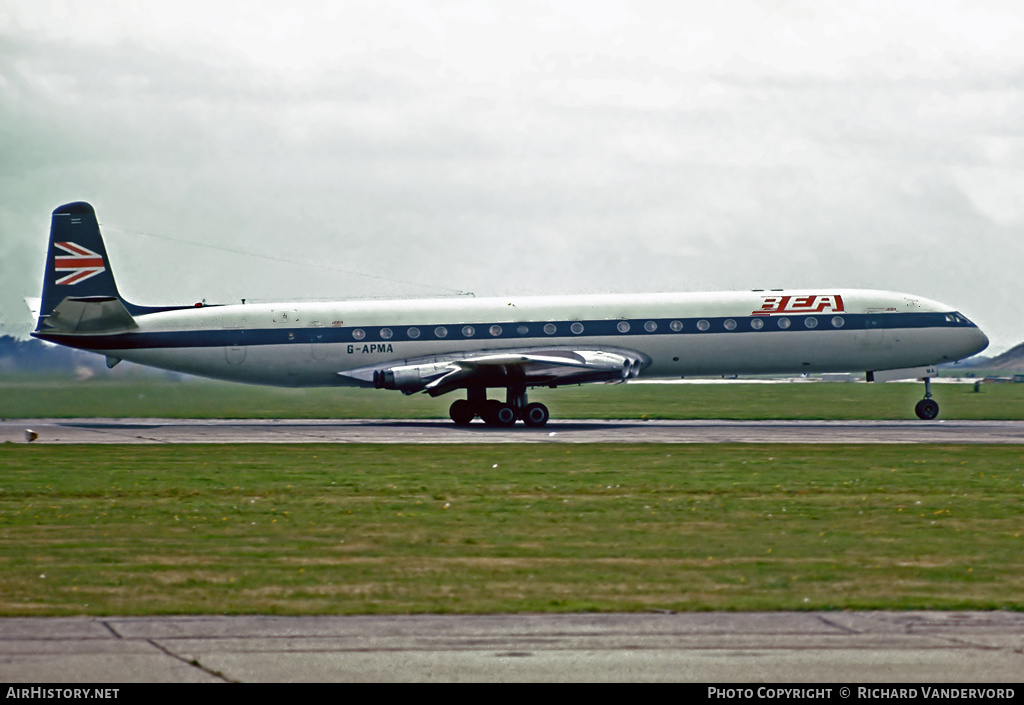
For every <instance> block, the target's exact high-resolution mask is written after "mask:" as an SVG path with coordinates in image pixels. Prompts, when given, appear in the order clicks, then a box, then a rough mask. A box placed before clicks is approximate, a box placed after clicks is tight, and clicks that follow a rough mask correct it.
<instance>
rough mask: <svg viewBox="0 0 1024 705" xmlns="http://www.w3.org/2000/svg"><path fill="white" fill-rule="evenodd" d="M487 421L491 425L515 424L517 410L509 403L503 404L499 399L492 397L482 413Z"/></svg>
mask: <svg viewBox="0 0 1024 705" xmlns="http://www.w3.org/2000/svg"><path fill="white" fill-rule="evenodd" d="M480 416H482V417H483V420H484V422H485V423H487V424H488V425H490V426H504V427H508V426H513V425H514V424H515V422H516V412H515V410H514V409H513V408H512V407H511V406H509V405H508V404H502V403H501V402H500V401H498V400H497V399H491V400H489V401H488V402H487V403H486V404H484V408H483V410H482V411H481V413H480Z"/></svg>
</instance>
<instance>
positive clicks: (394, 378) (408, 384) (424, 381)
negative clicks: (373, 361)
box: [373, 362, 452, 394]
mask: <svg viewBox="0 0 1024 705" xmlns="http://www.w3.org/2000/svg"><path fill="white" fill-rule="evenodd" d="M451 371H452V365H451V364H450V363H447V362H435V363H432V364H428V365H404V366H402V367H389V368H388V369H386V370H378V371H377V372H374V373H373V386H374V387H376V388H377V389H398V390H401V391H403V392H405V393H406V394H412V393H413V392H418V391H420V390H421V389H423V388H425V387H426V386H427V385H428V384H430V383H431V382H433V381H434V380H435V379H437V378H438V377H443V376H444V375H446V374H448V373H449V372H451Z"/></svg>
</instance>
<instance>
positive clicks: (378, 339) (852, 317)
mask: <svg viewBox="0 0 1024 705" xmlns="http://www.w3.org/2000/svg"><path fill="white" fill-rule="evenodd" d="M833 319H841V321H842V324H841V325H836V323H838V320H837V321H836V322H835V323H834V322H833ZM623 323H626V324H628V328H627V327H626V326H623V325H622V324H623ZM869 323H870V328H871V329H884V330H892V329H902V328H973V327H976V326H974V324H973V323H970V322H969V321H966V320H965V319H962V318H961V319H956V320H954V321H950V320H948V319H947V317H946V314H944V313H884V314H870V315H867V314H824V315H816V316H806V315H801V316H777V315H776V316H748V317H707V318H634V319H612V320H607V319H605V320H590V321H528V322H511V323H510V322H508V321H501V322H496V323H469V324H466V323H448V324H438V323H431V324H422V325H414V326H409V325H401V326H362V327H356V326H347V327H343V328H341V327H339V328H299V327H296V328H285V327H283V326H282V327H276V328H252V329H228V330H194V331H168V332H130V333H118V334H114V335H65V334H57V333H48V332H45V331H42V332H39V333H36V334H35V335H36V336H37V337H40V338H43V339H44V340H51V341H53V342H56V343H61V344H63V345H68V346H71V347H76V348H81V349H85V350H128V349H145V348H203V347H222V346H225V347H236V346H243V345H288V344H293V343H305V344H310V343H316V344H319V343H334V344H337V343H349V344H354V345H359V344H369V343H376V344H379V343H406V342H411V341H418V342H426V341H433V342H440V341H442V340H444V341H450V342H455V341H458V340H473V341H490V340H504V341H512V340H522V339H525V338H531V339H540V340H541V341H543V340H544V339H545V338H562V339H580V340H586V339H587V338H594V337H603V338H622V339H623V340H628V339H629V338H632V337H635V336H650V335H708V334H716V333H717V334H730V335H737V334H746V335H757V334H758V333H763V332H772V331H776V332H797V331H799V332H805V333H808V332H811V333H815V332H826V331H836V330H866V329H868V327H869ZM651 324H654V325H653V329H652V325H651ZM705 324H706V325H705ZM759 324H761V325H762V327H761V328H755V326H757V325H759ZM467 326H469V327H471V328H472V329H473V330H472V333H471V334H469V335H467V334H466V333H464V332H463V329H464V328H465V327H467ZM439 327H443V328H445V329H446V335H445V337H443V338H440V337H438V336H437V334H436V333H435V331H436V329H438V328H439ZM414 329H415V330H414ZM410 331H412V332H413V334H412V335H410ZM360 334H361V336H360ZM535 344H540V345H543V342H541V343H535ZM562 344H564V340H563V341H562Z"/></svg>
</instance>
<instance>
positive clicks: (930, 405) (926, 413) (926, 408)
mask: <svg viewBox="0 0 1024 705" xmlns="http://www.w3.org/2000/svg"><path fill="white" fill-rule="evenodd" d="M914 413H915V414H917V418H919V419H922V420H923V421H931V420H932V419H934V418H935V417H936V416H938V415H939V404H938V402H936V401H935V400H934V399H922V400H921V401H919V402H917V406H915V407H914Z"/></svg>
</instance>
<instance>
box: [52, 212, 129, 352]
mask: <svg viewBox="0 0 1024 705" xmlns="http://www.w3.org/2000/svg"><path fill="white" fill-rule="evenodd" d="M126 306H127V308H126ZM135 308H137V307H135V306H132V305H131V304H127V303H126V302H125V301H124V300H123V299H122V298H121V295H120V294H119V293H118V291H117V284H115V283H114V273H113V271H112V270H111V268H110V260H109V259H108V258H107V250H106V248H105V247H104V246H103V237H102V236H101V235H100V226H99V223H98V222H97V221H96V212H95V211H94V210H93V208H92V206H91V205H89V204H88V203H81V202H78V203H68V204H66V205H63V206H61V207H60V208H58V209H57V210H55V211H54V212H53V220H52V221H51V223H50V245H49V248H48V250H47V254H46V271H45V272H44V274H43V297H42V301H41V304H40V308H39V321H38V322H37V323H36V330H37V331H47V330H54V329H57V330H58V331H60V332H67V333H84V332H91V331H99V330H114V329H121V330H124V329H126V328H134V327H136V326H135V322H134V320H133V319H132V316H131V313H130V311H134V309H135Z"/></svg>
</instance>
